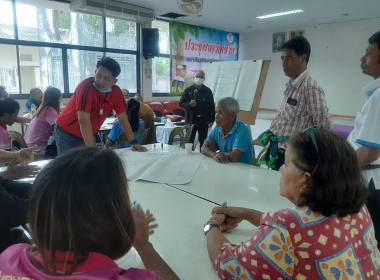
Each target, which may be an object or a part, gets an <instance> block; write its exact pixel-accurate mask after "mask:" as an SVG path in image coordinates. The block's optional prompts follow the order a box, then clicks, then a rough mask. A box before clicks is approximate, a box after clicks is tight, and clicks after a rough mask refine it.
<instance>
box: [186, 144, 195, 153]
mask: <svg viewBox="0 0 380 280" xmlns="http://www.w3.org/2000/svg"><path fill="white" fill-rule="evenodd" d="M185 150H186V154H188V155H191V154H192V153H193V144H192V143H186V144H185Z"/></svg>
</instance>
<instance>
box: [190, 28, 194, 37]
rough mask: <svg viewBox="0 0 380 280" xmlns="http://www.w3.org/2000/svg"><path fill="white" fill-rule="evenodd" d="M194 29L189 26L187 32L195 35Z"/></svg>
mask: <svg viewBox="0 0 380 280" xmlns="http://www.w3.org/2000/svg"><path fill="white" fill-rule="evenodd" d="M194 29H195V28H189V32H190V34H191V36H195V32H194Z"/></svg>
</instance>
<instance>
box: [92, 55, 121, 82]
mask: <svg viewBox="0 0 380 280" xmlns="http://www.w3.org/2000/svg"><path fill="white" fill-rule="evenodd" d="M100 66H103V67H104V68H106V69H107V70H109V71H111V73H112V77H114V78H117V76H119V75H120V72H121V68H120V64H119V63H118V62H117V61H116V60H115V59H113V58H110V57H103V58H102V59H101V60H99V61H98V63H96V69H98V68H99V67H100Z"/></svg>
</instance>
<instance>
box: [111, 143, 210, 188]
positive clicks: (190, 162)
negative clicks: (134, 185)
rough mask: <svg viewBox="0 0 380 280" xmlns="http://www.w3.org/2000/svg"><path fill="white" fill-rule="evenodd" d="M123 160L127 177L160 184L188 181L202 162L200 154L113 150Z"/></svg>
mask: <svg viewBox="0 0 380 280" xmlns="http://www.w3.org/2000/svg"><path fill="white" fill-rule="evenodd" d="M115 152H116V153H117V154H118V155H119V156H120V158H121V159H122V160H123V162H124V164H125V168H126V173H127V178H128V179H129V180H131V181H137V180H145V181H150V182H155V183H161V184H173V185H182V184H187V183H189V182H190V181H191V180H192V179H193V177H194V174H195V172H196V171H197V169H198V167H199V165H200V164H201V162H202V159H203V157H204V156H203V155H202V154H192V155H187V154H185V151H184V154H174V153H154V152H153V153H152V152H146V153H138V152H132V151H131V150H130V149H126V150H116V151H115Z"/></svg>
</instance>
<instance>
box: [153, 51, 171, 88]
mask: <svg viewBox="0 0 380 280" xmlns="http://www.w3.org/2000/svg"><path fill="white" fill-rule="evenodd" d="M152 69H153V71H152V72H153V75H152V83H153V84H152V91H153V93H168V92H170V58H168V57H155V58H154V59H153V61H152Z"/></svg>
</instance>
